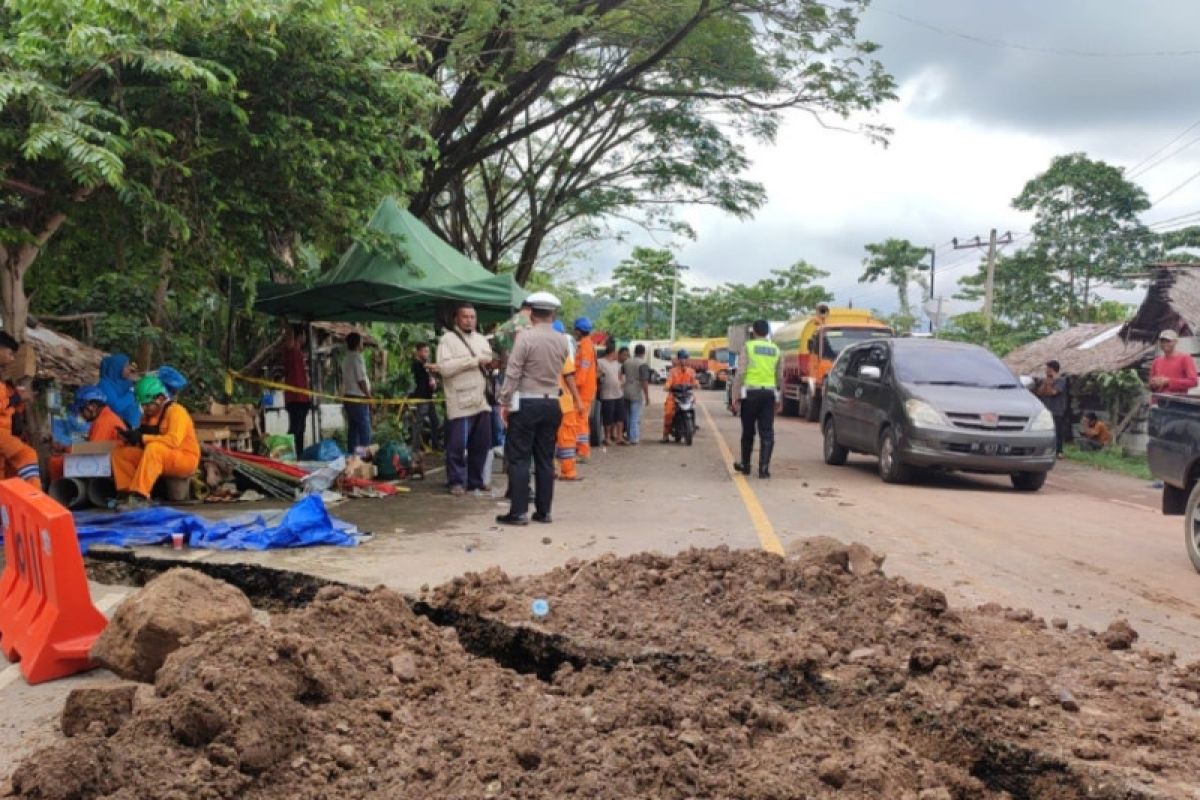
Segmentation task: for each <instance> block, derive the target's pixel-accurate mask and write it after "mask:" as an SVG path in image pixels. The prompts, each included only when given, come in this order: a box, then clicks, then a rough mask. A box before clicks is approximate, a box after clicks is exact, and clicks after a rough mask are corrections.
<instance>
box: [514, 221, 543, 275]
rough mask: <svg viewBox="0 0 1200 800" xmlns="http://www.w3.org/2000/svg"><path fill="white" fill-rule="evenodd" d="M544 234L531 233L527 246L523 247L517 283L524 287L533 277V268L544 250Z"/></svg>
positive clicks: (518, 266)
mask: <svg viewBox="0 0 1200 800" xmlns="http://www.w3.org/2000/svg"><path fill="white" fill-rule="evenodd" d="M543 238H544V234H542V233H540V232H538V231H536V230H534V231H530V233H529V238H527V239H526V240H525V244H524V245H523V246H522V247H521V257H520V258H519V259H518V260H517V274H516V276H515V277H516V279H517V283H518V284H519V285H521V286H524V285H525V284H526V283H528V282H529V279H530V277H532V276H533V268H534V265H535V264H536V263H537V257H538V253H539V252H540V251H541V249H542V239H543Z"/></svg>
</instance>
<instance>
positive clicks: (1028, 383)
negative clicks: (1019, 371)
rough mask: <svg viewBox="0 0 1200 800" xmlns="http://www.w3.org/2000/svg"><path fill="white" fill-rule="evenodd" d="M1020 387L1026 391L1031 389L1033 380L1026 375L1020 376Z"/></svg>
mask: <svg viewBox="0 0 1200 800" xmlns="http://www.w3.org/2000/svg"><path fill="white" fill-rule="evenodd" d="M1021 385H1022V386H1024V387H1025V388H1026V389H1032V388H1033V378H1031V377H1029V376H1028V375H1022V376H1021Z"/></svg>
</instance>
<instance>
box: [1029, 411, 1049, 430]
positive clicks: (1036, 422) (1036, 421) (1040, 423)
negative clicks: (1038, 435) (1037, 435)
mask: <svg viewBox="0 0 1200 800" xmlns="http://www.w3.org/2000/svg"><path fill="white" fill-rule="evenodd" d="M1029 430H1031V431H1039V432H1040V431H1052V430H1054V415H1053V414H1051V413H1050V412H1049V411H1048V410H1047V409H1044V408H1043V409H1042V411H1041V413H1040V414H1038V415H1037V416H1036V417H1034V418H1033V422H1031V423H1029Z"/></svg>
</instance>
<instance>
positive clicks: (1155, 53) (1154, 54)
mask: <svg viewBox="0 0 1200 800" xmlns="http://www.w3.org/2000/svg"><path fill="white" fill-rule="evenodd" d="M875 9H876V10H877V11H879V12H881V13H884V14H887V15H888V16H890V17H895V18H896V19H900V20H903V21H905V22H907V23H909V24H910V25H915V26H917V27H918V28H924V29H925V30H927V31H933V32H934V33H939V34H941V35H943V36H953V37H955V38H958V39H965V40H966V41H968V42H974V43H975V44H982V45H985V46H987V47H996V48H1004V49H1009V50H1022V51H1024V52H1027V53H1040V54H1042V55H1054V56H1073V57H1077V58H1161V57H1175V56H1197V55H1200V50H1126V51H1108V50H1078V49H1075V48H1068V47H1037V46H1034V45H1027V44H1019V43H1017V42H1007V41H1004V40H1002V39H988V38H986V37H984V36H977V35H975V34H973V33H964V32H963V31H956V30H951V29H949V28H943V27H941V26H938V25H934V24H932V23H929V22H925V21H924V20H919V19H914V18H913V17H910V16H907V15H905V14H901V13H899V12H897V11H889V10H888V9H886V8H879V7H878V6H876V7H875Z"/></svg>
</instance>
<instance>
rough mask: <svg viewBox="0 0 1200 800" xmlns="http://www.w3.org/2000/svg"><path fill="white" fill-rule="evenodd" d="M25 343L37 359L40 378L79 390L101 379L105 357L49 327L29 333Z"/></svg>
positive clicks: (29, 330) (27, 331)
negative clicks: (78, 387) (102, 362)
mask: <svg viewBox="0 0 1200 800" xmlns="http://www.w3.org/2000/svg"><path fill="white" fill-rule="evenodd" d="M25 341H26V342H28V343H29V344H30V345H32V346H33V351H34V353H35V354H36V356H37V373H36V374H37V377H38V378H40V379H45V380H53V381H55V382H56V383H58V384H59V385H60V386H69V387H77V386H84V385H86V384H89V383H95V382H96V381H97V380H99V378H100V359H101V358H103V357H104V353H102V352H100V351H99V350H97V349H96V348H94V347H89V346H87V345H86V344H84V343H83V342H81V341H79V340H78V339H74V338H72V337H70V336H67V335H66V334H65V333H59V332H57V331H52V330H50V329H49V328H47V327H46V326H45V325H38V326H37V327H29V328H26V329H25Z"/></svg>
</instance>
